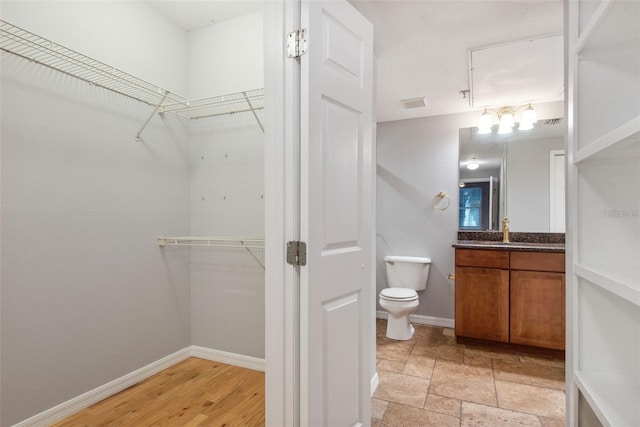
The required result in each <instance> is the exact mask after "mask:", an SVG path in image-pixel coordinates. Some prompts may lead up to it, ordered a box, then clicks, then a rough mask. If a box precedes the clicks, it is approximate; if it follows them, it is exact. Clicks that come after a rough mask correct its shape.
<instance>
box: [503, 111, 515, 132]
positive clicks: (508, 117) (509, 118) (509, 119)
mask: <svg viewBox="0 0 640 427" xmlns="http://www.w3.org/2000/svg"><path fill="white" fill-rule="evenodd" d="M513 125H514V123H513V113H511V112H506V113H503V114H502V115H501V116H500V126H501V127H502V126H509V127H510V128H512V127H513Z"/></svg>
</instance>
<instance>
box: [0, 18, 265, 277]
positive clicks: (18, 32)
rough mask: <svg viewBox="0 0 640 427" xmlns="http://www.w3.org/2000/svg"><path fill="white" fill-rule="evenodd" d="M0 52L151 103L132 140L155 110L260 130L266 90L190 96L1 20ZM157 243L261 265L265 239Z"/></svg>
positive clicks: (160, 240)
mask: <svg viewBox="0 0 640 427" xmlns="http://www.w3.org/2000/svg"><path fill="white" fill-rule="evenodd" d="M0 50H2V51H4V52H7V53H10V54H13V55H16V56H18V57H20V58H23V59H26V60H28V61H30V62H33V63H36V64H39V65H43V66H45V67H48V68H50V69H53V70H56V71H58V72H61V73H63V74H65V75H68V76H71V77H74V78H77V79H80V80H82V81H84V82H86V83H88V84H89V85H92V86H96V87H100V88H103V89H106V90H109V91H112V92H115V93H118V94H120V95H123V96H126V97H129V98H132V99H135V100H137V101H140V102H143V103H145V104H147V105H149V106H152V107H154V110H153V112H152V113H151V115H150V116H149V118H148V119H147V120H146V121H145V123H144V125H143V126H142V127H141V129H140V130H139V131H138V132H137V134H136V140H140V134H141V133H142V131H143V130H144V129H145V127H146V126H147V124H148V123H149V121H150V120H151V119H152V118H153V116H154V115H155V114H156V113H161V114H162V113H175V114H177V115H178V116H181V117H185V118H188V119H200V118H205V117H215V116H221V115H228V114H237V113H246V112H251V113H252V114H253V117H254V118H255V119H256V121H257V123H258V126H259V127H260V129H261V130H262V132H264V128H263V126H262V123H261V122H260V119H259V117H258V115H257V113H256V112H257V111H259V110H262V109H263V108H264V89H253V90H249V91H243V92H238V93H232V94H228V95H222V96H215V97H210V98H202V99H197V100H189V99H187V98H185V97H183V96H180V95H178V94H175V93H173V92H170V91H168V90H166V89H163V88H161V87H160V86H157V85H154V84H153V83H149V82H147V81H145V80H143V79H140V78H138V77H135V76H133V75H131V74H129V73H126V72H124V71H122V70H119V69H117V68H115V67H112V66H110V65H108V64H105V63H104V62H101V61H98V60H96V59H93V58H90V57H88V56H86V55H84V54H82V53H79V52H76V51H74V50H72V49H69V48H67V47H64V46H62V45H60V44H58V43H55V42H53V41H51V40H48V39H46V38H43V37H41V36H39V35H37V34H34V33H32V32H30V31H27V30H25V29H23V28H20V27H18V26H15V25H13V24H11V23H9V22H7V21H4V20H0ZM158 245H159V246H161V247H164V246H200V247H218V248H241V249H244V250H246V251H247V252H248V253H249V254H250V255H251V257H252V258H253V259H254V260H255V261H256V262H257V263H258V264H259V265H260V266H261V267H262V268H263V269H264V268H265V267H264V263H263V262H262V261H261V260H260V259H258V257H256V255H255V254H254V252H253V251H252V250H258V249H264V239H261V238H255V237H253V238H243V237H221V236H214V237H194V236H182V237H158Z"/></svg>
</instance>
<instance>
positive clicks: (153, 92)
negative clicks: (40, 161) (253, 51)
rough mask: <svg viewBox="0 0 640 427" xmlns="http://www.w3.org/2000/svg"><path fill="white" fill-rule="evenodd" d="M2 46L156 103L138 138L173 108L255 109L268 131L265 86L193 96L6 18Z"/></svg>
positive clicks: (192, 115) (185, 111)
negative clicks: (157, 117) (263, 111)
mask: <svg viewBox="0 0 640 427" xmlns="http://www.w3.org/2000/svg"><path fill="white" fill-rule="evenodd" d="M0 50H2V51H4V52H8V53H11V54H13V55H16V56H19V57H21V58H24V59H26V60H28V61H31V62H34V63H36V64H40V65H43V66H45V67H48V68H51V69H54V70H56V71H59V72H61V73H64V74H66V75H68V76H72V77H75V78H77V79H80V80H82V81H84V82H86V83H88V84H90V85H92V86H97V87H101V88H103V89H107V90H109V91H112V92H115V93H118V94H120V95H124V96H127V97H129V98H132V99H135V100H137V101H140V102H143V103H145V104H147V105H149V106H153V107H154V110H153V112H152V113H151V115H150V116H149V118H148V119H147V120H146V122H145V123H144V125H143V126H142V128H141V129H140V130H139V131H138V132H137V133H136V135H135V137H136V140H140V134H141V133H142V131H143V130H144V129H145V127H146V126H147V124H148V123H149V121H150V120H151V119H152V118H153V116H154V115H155V114H156V113H157V112H159V113H166V112H173V113H175V114H177V115H179V116H182V117H185V118H189V119H199V118H204V117H214V116H220V115H228V114H236V113H243V112H251V113H252V114H253V116H254V118H255V119H256V121H257V122H258V126H259V127H260V129H261V130H262V131H263V132H264V128H263V126H262V123H261V122H260V119H259V117H258V115H257V113H256V111H259V110H261V109H263V108H264V90H263V89H253V90H249V91H243V92H238V93H233V94H228V95H222V96H215V97H210V98H202V99H197V100H189V99H187V98H185V97H183V96H180V95H178V94H176V93H173V92H170V91H168V90H166V89H164V88H162V87H160V86H157V85H154V84H153V83H149V82H147V81H145V80H143V79H140V78H138V77H135V76H133V75H131V74H129V73H126V72H124V71H122V70H119V69H117V68H115V67H112V66H110V65H108V64H105V63H104V62H101V61H98V60H96V59H93V58H90V57H88V56H86V55H84V54H81V53H79V52H76V51H74V50H72V49H69V48H66V47H64V46H62V45H60V44H57V43H55V42H53V41H51V40H48V39H45V38H43V37H40V36H39V35H37V34H34V33H32V32H30V31H27V30H25V29H23V28H20V27H17V26H15V25H13V24H11V23H9V22H7V21H4V20H0Z"/></svg>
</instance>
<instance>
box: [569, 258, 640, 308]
mask: <svg viewBox="0 0 640 427" xmlns="http://www.w3.org/2000/svg"><path fill="white" fill-rule="evenodd" d="M608 270H611V267H609V268H608V269H607V268H598V266H594V267H587V266H584V265H581V264H574V266H573V272H574V274H576V275H577V276H579V277H581V278H583V279H585V280H588V281H589V282H591V283H593V284H594V285H597V286H599V287H601V288H603V289H605V290H606V291H608V292H610V293H612V294H614V295H616V296H618V297H620V298H622V299H624V300H626V301H629V302H630V303H632V304H634V305H636V306H637V307H640V280H639V278H640V272H639V269H638V266H635V267H633V266H632V267H627V268H622V267H616V268H615V270H613V271H608Z"/></svg>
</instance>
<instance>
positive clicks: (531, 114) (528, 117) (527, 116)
mask: <svg viewBox="0 0 640 427" xmlns="http://www.w3.org/2000/svg"><path fill="white" fill-rule="evenodd" d="M537 121H538V117H537V115H536V110H534V109H533V107H532V106H531V104H529V106H528V107H527V108H525V110H524V111H523V112H522V120H521V122H528V123H531V124H532V125H533V124H534V123H536V122H537Z"/></svg>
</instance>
